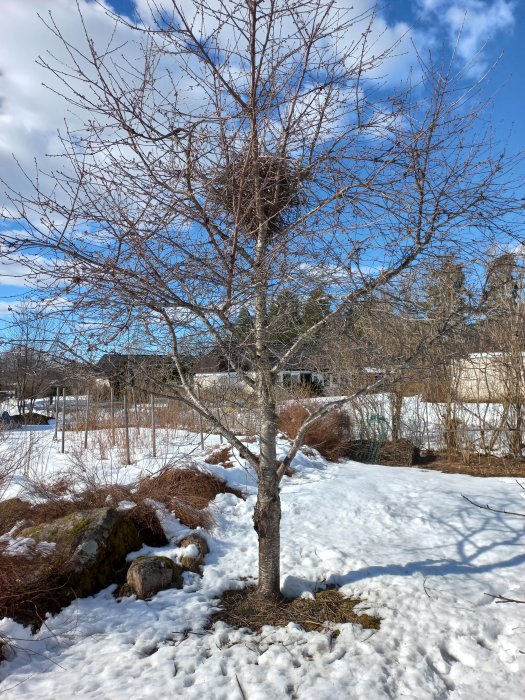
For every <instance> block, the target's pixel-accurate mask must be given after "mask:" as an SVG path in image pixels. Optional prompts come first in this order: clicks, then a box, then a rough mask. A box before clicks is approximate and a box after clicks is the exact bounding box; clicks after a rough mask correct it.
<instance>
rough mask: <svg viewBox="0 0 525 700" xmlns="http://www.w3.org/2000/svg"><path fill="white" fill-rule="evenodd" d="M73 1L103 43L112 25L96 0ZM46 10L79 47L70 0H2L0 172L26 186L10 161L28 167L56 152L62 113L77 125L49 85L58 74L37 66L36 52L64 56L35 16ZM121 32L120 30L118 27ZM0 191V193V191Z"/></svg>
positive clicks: (75, 14) (82, 45) (58, 87)
mask: <svg viewBox="0 0 525 700" xmlns="http://www.w3.org/2000/svg"><path fill="white" fill-rule="evenodd" d="M79 6H80V9H81V11H82V14H83V18H84V21H85V24H86V27H87V28H88V31H89V32H90V34H92V35H93V36H94V37H96V38H97V41H98V42H99V43H100V45H102V42H105V43H106V44H107V42H108V40H109V39H110V37H111V34H112V32H113V29H114V20H112V19H111V18H110V17H109V16H108V15H107V14H106V13H105V11H104V8H103V7H102V6H101V5H100V4H97V3H94V2H88V1H87V0H79ZM49 10H51V11H52V18H53V20H54V21H55V22H56V25H57V26H58V27H60V29H61V31H63V34H64V36H65V37H67V39H68V40H69V41H70V42H71V44H72V46H73V47H74V48H79V49H82V50H85V48H86V39H85V37H84V35H83V30H82V24H81V22H80V18H79V15H78V12H77V9H76V3H75V2H72V1H71V0H52V1H51V0H48V1H47V2H43V1H42V0H23V1H22V0H2V21H1V22H0V172H1V173H2V177H3V178H4V179H5V180H7V181H8V182H9V184H10V185H11V186H12V187H13V188H14V189H17V190H18V189H24V188H25V187H27V182H26V181H25V179H24V177H23V176H22V174H21V173H20V172H19V171H18V169H17V166H16V164H15V162H14V160H13V154H14V155H15V156H16V158H17V160H18V161H19V162H20V164H21V165H22V166H23V167H24V168H26V169H28V171H29V174H30V175H31V174H32V173H33V172H34V166H33V162H34V159H35V158H36V159H38V160H39V161H41V160H42V157H43V156H44V155H45V154H48V153H50V154H56V153H57V152H60V151H61V146H60V141H59V139H58V135H57V133H58V130H59V129H61V130H63V127H64V118H66V117H67V120H68V123H69V124H71V126H73V127H78V126H79V125H80V124H82V122H83V119H82V118H81V117H80V115H77V114H74V113H73V112H72V111H71V109H70V108H69V110H68V106H67V105H66V103H65V101H64V99H62V98H60V97H59V96H58V95H57V94H55V93H54V92H53V91H52V90H49V89H48V88H47V87H45V86H44V83H45V84H47V85H48V86H49V87H50V88H52V89H53V90H56V91H58V92H60V91H61V84H60V81H59V80H58V78H56V77H54V76H53V75H52V74H51V73H50V72H49V71H47V70H45V69H44V68H43V67H41V66H39V65H37V63H36V61H37V59H38V57H39V56H41V57H42V58H43V59H44V60H50V58H51V56H55V57H56V58H58V59H59V60H65V61H66V62H67V61H68V59H67V57H66V52H65V50H64V47H63V46H62V45H61V42H60V41H59V40H58V39H57V38H56V37H54V36H53V34H52V32H51V31H50V30H49V29H47V28H46V27H45V26H44V23H43V22H42V21H41V20H39V19H38V14H40V16H41V17H42V18H43V19H45V21H46V22H48V23H49V22H50V21H51V19H50V14H49ZM120 31H121V33H122V30H120ZM0 196H1V195H0Z"/></svg>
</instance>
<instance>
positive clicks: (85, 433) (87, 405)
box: [84, 391, 89, 450]
mask: <svg viewBox="0 0 525 700" xmlns="http://www.w3.org/2000/svg"><path fill="white" fill-rule="evenodd" d="M88 425H89V391H88V392H87V393H86V423H85V426H84V449H85V450H87V446H88Z"/></svg>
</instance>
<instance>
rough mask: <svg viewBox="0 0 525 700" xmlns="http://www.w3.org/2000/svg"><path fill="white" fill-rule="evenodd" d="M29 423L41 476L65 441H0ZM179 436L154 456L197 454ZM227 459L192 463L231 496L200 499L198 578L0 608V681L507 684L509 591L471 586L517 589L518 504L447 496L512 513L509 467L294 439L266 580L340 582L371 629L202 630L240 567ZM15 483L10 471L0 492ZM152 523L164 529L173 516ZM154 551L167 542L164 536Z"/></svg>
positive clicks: (289, 692)
mask: <svg viewBox="0 0 525 700" xmlns="http://www.w3.org/2000/svg"><path fill="white" fill-rule="evenodd" d="M30 434H32V436H33V437H32V440H33V441H34V444H33V453H34V454H35V455H36V454H38V455H39V458H38V460H37V462H35V464H38V465H39V466H38V469H40V470H41V472H42V476H44V473H49V472H53V473H55V474H59V473H60V471H61V470H63V469H65V468H67V466H68V459H69V457H68V455H67V454H66V455H59V454H58V453H57V452H58V449H59V447H58V445H57V443H53V442H52V439H51V438H52V430H49V429H44V430H42V429H40V430H34V431H27V432H25V433H20V432H19V431H16V432H15V431H13V432H12V433H11V434H10V435H9V436H8V437H7V438H6V439H5V440H4V443H3V446H2V448H1V449H5V450H12V449H15V447H16V449H20V445H21V441H23V440H27V439H28V436H29V435H30ZM21 436H24V437H21ZM17 441H18V442H17ZM213 442H217V440H216V439H215V440H213ZM197 443H198V440H197V438H196V436H193V437H192V436H186V438H185V439H183V436H181V435H178V436H177V435H174V436H173V440H172V443H171V448H170V443H169V441H166V446H165V452H164V454H163V456H162V457H161V458H159V459H158V460H157V464H160V463H161V462H162V460H165V459H167V458H168V457H169V456H170V449H171V451H172V455H171V456H176V455H177V454H179V455H180V453H181V452H182V453H186V454H191V459H192V461H193V463H195V464H201V463H202V455H201V453H200V451H199V449H198V447H197ZM106 461H108V464H109V465H110V466H108V464H106V466H105V470H106V472H105V473H106V474H110V475H111V476H110V478H112V479H118V480H120V481H125V480H132V479H134V478H135V477H136V476H137V474H138V473H139V472H141V471H148V470H150V469H152V468H153V467H154V466H155V464H153V460H151V459H150V458H149V457H148V455H147V450H146V449H144V452H143V454H141V455H139V457H138V459H137V463H136V464H135V465H134V466H133V467H128V468H125V469H123V468H121V467H119V466H118V465H117V464H116V460H115V463H113V462H112V461H111V460H106ZM101 464H102V461H101V462H100V464H99V465H98V468H101ZM181 464H182V462H181ZM235 464H236V466H234V467H233V468H231V469H224V468H222V467H220V466H218V467H211V466H209V465H204V466H206V468H207V469H212V470H213V471H214V472H216V473H217V474H218V475H219V476H221V477H223V478H226V479H227V480H228V481H229V482H230V483H231V484H234V485H237V486H241V487H242V488H243V489H245V490H246V491H247V492H248V494H249V495H248V498H247V500H246V501H242V500H239V499H237V498H235V497H234V496H233V495H229V494H226V495H220V496H218V497H217V498H216V500H215V501H214V503H213V505H212V508H213V512H214V515H215V519H216V523H217V524H216V527H215V529H214V530H213V531H212V532H211V533H210V534H209V535H207V538H208V541H209V544H210V549H211V552H210V554H209V555H208V556H207V557H206V564H205V566H204V573H203V576H202V578H200V577H198V576H196V575H193V574H185V577H186V578H185V586H184V589H183V590H169V591H164V592H161V593H159V594H158V595H157V596H156V597H155V598H153V599H152V600H151V601H148V602H145V601H140V600H136V599H134V598H127V599H124V600H122V602H117V601H116V600H115V599H114V598H113V597H112V595H111V593H112V590H113V587H110V588H108V589H106V590H104V591H102V592H100V593H99V594H98V595H96V596H94V597H92V598H88V599H83V600H79V601H77V602H75V603H74V604H72V605H71V606H70V607H68V608H67V609H65V610H63V611H62V612H61V613H60V614H58V615H57V616H55V617H52V618H50V619H48V621H47V623H46V625H45V626H44V627H43V628H42V629H41V631H40V632H39V633H38V634H37V635H35V636H34V637H33V636H31V635H30V632H29V630H28V629H26V628H23V627H21V626H20V625H18V624H16V623H14V622H13V621H11V620H8V619H4V620H2V621H0V634H5V635H7V636H9V637H11V638H15V639H16V643H17V645H18V651H17V655H16V657H15V658H14V659H12V660H10V661H8V662H5V663H3V664H2V665H1V666H0V697H2V698H4V697H5V698H8V699H11V698H13V699H14V698H24V699H29V698H31V699H35V700H36V699H37V698H38V699H42V698H43V699H46V700H47V699H49V700H69V699H70V698H72V697H78V698H86V699H87V698H92V699H97V700H102V699H104V700H105V699H107V700H128V699H129V698H130V697H133V698H137V699H138V700H140V699H142V698H156V699H157V700H161V699H163V698H172V697H173V698H175V697H182V698H184V699H185V700H186V699H187V700H192V699H194V698H195V699H199V700H202V699H203V698H204V699H210V700H237V699H238V700H243V699H246V700H268V699H271V698H291V699H293V698H297V699H299V700H314V699H315V700H325V699H326V700H328V699H330V700H332V699H337V700H339V699H341V700H346V699H354V698H355V699H356V700H357V699H358V700H376V699H377V700H379V699H382V698H413V699H414V700H426V699H438V698H458V699H459V698H461V699H462V700H471V699H472V700H474V698H476V699H478V700H483V699H485V698H486V699H487V700H488V699H489V698H490V699H491V700H492V699H494V698H496V699H499V698H505V699H507V700H521V699H522V698H523V697H524V696H525V691H524V688H525V653H524V652H525V605H524V606H520V605H513V604H501V603H500V604H498V603H496V602H495V601H494V599H492V598H491V597H490V596H489V595H487V594H503V595H506V596H509V597H511V598H520V599H525V530H524V525H525V519H523V518H518V517H511V516H504V515H499V514H494V513H489V512H487V511H485V510H480V509H478V508H475V507H473V506H471V505H470V504H468V503H467V502H466V501H465V500H464V499H463V498H462V497H461V494H465V495H467V496H469V497H470V498H472V499H474V500H476V501H478V502H481V503H490V504H491V505H492V506H494V507H496V508H506V509H508V510H513V511H519V512H525V491H523V490H522V489H520V488H519V486H518V485H517V484H516V483H515V481H514V480H512V479H506V478H492V479H480V478H475V477H469V476H462V475H452V474H440V473H437V472H430V471H428V472H425V471H423V470H420V469H416V468H392V467H383V466H370V465H362V464H358V463H356V462H350V461H348V462H344V463H340V464H330V463H328V462H326V461H324V460H323V459H322V458H320V457H307V456H305V455H304V454H299V456H298V458H297V459H296V460H295V463H294V466H295V468H296V469H297V470H298V471H297V474H296V475H295V476H294V477H292V478H290V479H288V478H285V479H284V481H283V488H282V499H283V520H282V587H283V590H284V592H285V593H288V594H290V595H299V594H304V595H309V594H310V593H311V592H312V591H314V590H315V589H316V588H318V587H319V586H321V585H323V584H330V583H333V584H337V585H340V586H341V587H342V591H343V592H344V593H347V594H348V595H352V596H359V597H361V598H362V599H363V601H364V602H363V604H362V606H361V609H362V611H365V610H366V611H367V612H372V613H374V614H377V615H379V616H380V617H381V620H382V622H381V628H380V629H379V630H377V631H375V630H365V629H362V628H361V627H360V626H357V625H342V626H341V633H340V635H339V636H338V637H337V638H332V637H331V635H330V634H328V633H320V632H308V633H307V632H304V631H303V630H302V629H301V628H300V627H298V626H297V625H294V624H290V625H288V627H286V628H281V629H274V628H264V629H263V631H262V633H261V634H254V633H252V632H249V631H247V630H234V629H230V628H228V627H226V625H224V624H223V623H217V624H216V625H215V626H214V627H213V628H211V629H208V621H209V617H210V615H211V613H212V612H213V611H215V610H216V609H217V600H218V596H219V595H220V594H221V593H222V592H223V591H224V590H226V589H227V588H231V587H240V586H242V585H244V583H246V582H248V583H249V582H250V581H252V580H253V579H254V577H256V575H257V548H256V536H255V532H254V531H253V528H252V521H251V516H252V511H253V506H254V499H255V480H254V478H253V475H252V474H250V472H249V470H247V469H246V467H245V464H244V463H243V462H242V460H240V459H239V458H238V455H237V460H236V463H235ZM95 466H96V465H95ZM35 468H36V467H35ZM26 488H27V483H26V481H25V479H24V477H23V476H20V477H19V478H18V479H16V480H15V482H13V484H12V486H11V488H10V490H9V493H6V494H5V495H4V497H7V496H13V495H16V494H20V495H24V489H26ZM166 525H167V527H168V532H172V533H177V532H178V531H180V525H178V524H177V522H176V521H175V519H174V518H171V520H168V521H167V522H166ZM155 551H158V552H159V553H162V554H164V555H168V556H170V555H172V556H175V554H176V552H175V545H174V544H172V545H168V546H167V547H164V548H161V549H160V550H155Z"/></svg>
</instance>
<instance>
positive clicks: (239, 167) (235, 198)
mask: <svg viewBox="0 0 525 700" xmlns="http://www.w3.org/2000/svg"><path fill="white" fill-rule="evenodd" d="M306 177H307V171H306V169H305V168H303V167H301V166H300V165H299V164H297V163H296V162H294V161H293V160H292V159H290V158H289V157H286V156H281V155H278V154H269V153H268V154H265V155H263V156H259V157H258V158H257V159H252V158H251V157H250V153H249V151H241V152H239V153H237V154H236V155H235V156H234V157H233V158H232V159H231V160H230V161H229V162H228V164H227V165H226V166H225V167H224V168H223V169H222V171H219V173H214V177H213V180H212V181H211V183H210V192H209V196H210V199H211V200H213V201H214V202H215V204H216V205H217V207H218V208H219V209H220V210H221V211H222V212H223V215H224V216H225V217H226V218H227V219H228V220H229V222H230V223H231V224H232V225H233V226H235V227H237V228H238V229H240V230H241V231H243V232H244V233H245V234H246V235H247V236H249V237H254V236H256V235H257V230H258V227H259V224H260V223H261V219H262V220H263V221H266V222H267V223H268V230H269V233H270V236H274V235H276V234H278V233H279V232H280V231H282V230H283V229H285V228H286V227H287V226H288V225H289V223H290V222H291V221H292V217H293V216H294V214H295V212H296V210H297V208H298V207H299V206H300V205H301V203H302V201H303V198H302V197H301V186H302V184H303V183H304V181H305V180H306ZM257 191H258V192H259V195H260V196H259V199H260V207H261V211H260V214H262V216H260V214H259V212H258V208H257V197H256V196H255V195H256V192H257Z"/></svg>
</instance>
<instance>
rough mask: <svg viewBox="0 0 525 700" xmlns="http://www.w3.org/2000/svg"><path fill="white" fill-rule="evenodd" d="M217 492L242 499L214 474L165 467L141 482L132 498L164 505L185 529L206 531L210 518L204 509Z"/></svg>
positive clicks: (191, 468) (239, 494)
mask: <svg viewBox="0 0 525 700" xmlns="http://www.w3.org/2000/svg"><path fill="white" fill-rule="evenodd" d="M219 493H233V494H235V495H236V496H237V497H238V498H242V494H241V492H240V491H237V490H236V489H233V488H230V487H229V486H227V484H226V482H224V481H222V479H219V478H218V477H216V476H215V475H214V474H210V473H208V472H203V471H201V470H200V469H196V468H195V467H187V468H185V469H169V468H166V469H163V470H162V471H161V472H160V473H159V474H157V475H156V476H152V477H147V478H144V479H142V480H141V481H140V482H139V484H138V487H137V490H136V492H135V494H134V495H135V496H138V497H139V498H140V499H153V500H156V501H160V502H161V503H164V505H165V506H166V507H167V508H168V509H169V510H171V511H173V512H174V513H175V515H176V516H177V517H178V518H179V520H180V521H181V522H182V523H183V524H184V525H186V526H187V527H190V528H192V529H195V528H196V527H203V528H206V529H209V528H210V527H211V526H212V525H213V517H212V515H211V513H210V512H209V511H207V510H206V508H207V507H208V505H209V503H210V501H212V500H213V499H214V498H215V496H217V494H219Z"/></svg>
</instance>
